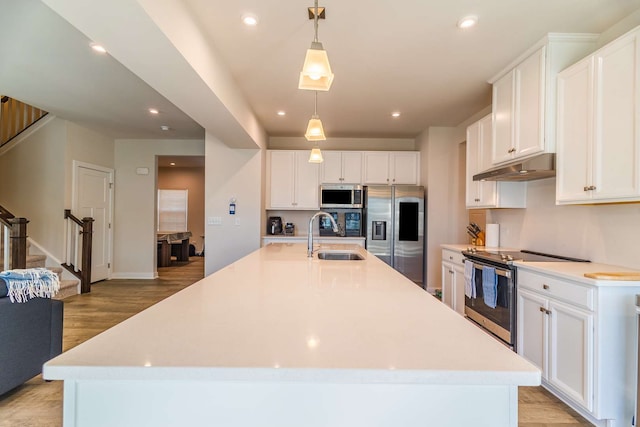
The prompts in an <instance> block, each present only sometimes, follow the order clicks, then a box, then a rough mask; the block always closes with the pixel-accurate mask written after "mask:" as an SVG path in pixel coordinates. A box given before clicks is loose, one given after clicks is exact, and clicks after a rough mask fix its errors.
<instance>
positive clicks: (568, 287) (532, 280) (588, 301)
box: [517, 269, 595, 311]
mask: <svg viewBox="0 0 640 427" xmlns="http://www.w3.org/2000/svg"><path fill="white" fill-rule="evenodd" d="M517 285H518V288H524V289H529V290H532V291H535V292H538V293H539V294H541V295H545V296H547V297H550V298H555V299H558V300H562V301H565V302H568V303H570V304H573V305H575V306H578V307H582V308H586V309H588V310H591V311H593V301H594V294H595V289H594V288H592V287H588V286H583V285H580V284H577V283H574V282H569V281H566V280H561V279H558V278H555V277H550V276H546V275H543V274H537V273H532V272H530V271H525V270H521V269H518V278H517Z"/></svg>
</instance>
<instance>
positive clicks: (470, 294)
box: [464, 259, 476, 298]
mask: <svg viewBox="0 0 640 427" xmlns="http://www.w3.org/2000/svg"><path fill="white" fill-rule="evenodd" d="M475 276H476V269H475V268H474V267H473V261H471V260H468V259H465V260H464V295H465V296H466V297H467V298H475V297H476V286H475V285H476V284H475V281H476V278H475Z"/></svg>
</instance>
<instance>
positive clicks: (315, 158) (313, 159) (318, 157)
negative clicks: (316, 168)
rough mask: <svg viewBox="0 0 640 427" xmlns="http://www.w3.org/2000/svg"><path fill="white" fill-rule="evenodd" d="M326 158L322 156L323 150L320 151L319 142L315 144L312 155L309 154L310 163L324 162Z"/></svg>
mask: <svg viewBox="0 0 640 427" xmlns="http://www.w3.org/2000/svg"><path fill="white" fill-rule="evenodd" d="M323 161H324V159H323V158H322V152H321V151H320V147H318V144H317V143H316V145H314V146H313V148H312V149H311V155H310V156H309V163H322V162H323Z"/></svg>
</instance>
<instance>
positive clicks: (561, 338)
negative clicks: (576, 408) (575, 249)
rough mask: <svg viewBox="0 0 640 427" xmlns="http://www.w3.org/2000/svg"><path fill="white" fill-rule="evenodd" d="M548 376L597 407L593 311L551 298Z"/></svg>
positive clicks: (581, 400)
mask: <svg viewBox="0 0 640 427" xmlns="http://www.w3.org/2000/svg"><path fill="white" fill-rule="evenodd" d="M547 316H548V317H549V367H548V371H547V380H548V381H549V383H550V384H552V385H554V386H555V387H557V388H558V389H560V390H562V391H563V392H564V393H565V394H567V395H568V396H570V397H571V398H572V399H573V400H575V401H576V402H577V403H579V404H580V405H582V406H583V407H584V408H585V409H587V410H589V411H591V410H592V409H593V393H592V390H593V334H594V332H593V314H592V313H589V312H586V311H583V310H580V309H578V308H574V307H571V306H569V305H566V304H562V303H560V302H555V301H553V300H551V301H550V302H549V313H548V314H547Z"/></svg>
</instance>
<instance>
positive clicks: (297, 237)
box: [262, 234, 366, 243]
mask: <svg viewBox="0 0 640 427" xmlns="http://www.w3.org/2000/svg"><path fill="white" fill-rule="evenodd" d="M308 237H309V236H308V235H307V234H304V235H303V234H296V235H295V236H291V235H289V236H288V235H286V234H265V235H264V236H262V238H263V239H276V240H277V239H282V240H307V238H308ZM365 239H366V237H362V236H348V237H347V236H344V237H342V236H319V235H317V234H314V235H313V240H314V241H318V240H332V241H333V240H335V241H336V242H342V241H344V242H345V243H348V242H349V241H350V240H365Z"/></svg>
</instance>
